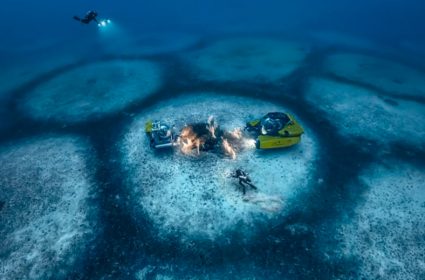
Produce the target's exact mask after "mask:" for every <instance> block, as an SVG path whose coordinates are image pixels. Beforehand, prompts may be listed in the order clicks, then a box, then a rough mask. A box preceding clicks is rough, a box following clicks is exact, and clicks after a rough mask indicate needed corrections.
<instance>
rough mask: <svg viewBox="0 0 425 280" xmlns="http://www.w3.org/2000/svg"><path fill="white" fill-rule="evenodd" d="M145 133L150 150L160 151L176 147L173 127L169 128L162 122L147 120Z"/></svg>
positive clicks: (175, 135)
mask: <svg viewBox="0 0 425 280" xmlns="http://www.w3.org/2000/svg"><path fill="white" fill-rule="evenodd" d="M145 132H146V134H147V135H148V137H149V141H150V146H151V147H152V148H155V149H162V148H169V147H173V146H177V134H176V132H175V130H174V127H170V126H168V125H167V124H165V123H164V122H161V121H151V120H149V121H148V122H146V124H145Z"/></svg>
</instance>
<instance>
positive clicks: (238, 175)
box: [232, 169, 257, 194]
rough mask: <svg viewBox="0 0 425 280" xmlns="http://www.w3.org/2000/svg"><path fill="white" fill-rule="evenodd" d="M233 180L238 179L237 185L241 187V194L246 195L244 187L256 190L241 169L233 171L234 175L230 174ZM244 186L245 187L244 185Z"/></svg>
mask: <svg viewBox="0 0 425 280" xmlns="http://www.w3.org/2000/svg"><path fill="white" fill-rule="evenodd" d="M232 177H233V178H238V179H239V185H241V186H242V192H243V194H245V193H246V185H248V186H250V187H251V188H253V189H254V190H256V189H257V187H256V186H254V185H253V184H252V183H251V178H249V177H248V174H246V173H245V171H243V170H241V169H237V170H236V171H235V174H232ZM245 184H246V185H245Z"/></svg>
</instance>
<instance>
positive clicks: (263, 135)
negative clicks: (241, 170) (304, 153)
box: [245, 112, 304, 149]
mask: <svg viewBox="0 0 425 280" xmlns="http://www.w3.org/2000/svg"><path fill="white" fill-rule="evenodd" d="M245 130H247V131H249V132H251V133H252V134H254V135H255V137H256V147H257V149H274V148H285V147H290V146H293V145H295V144H298V143H299V142H300V141H301V135H302V134H303V133H304V129H303V128H302V127H301V125H300V124H299V123H298V122H297V121H296V120H295V118H294V117H293V116H292V115H290V114H287V113H281V112H271V113H268V114H267V115H265V116H264V117H262V118H261V119H256V120H252V121H249V122H247V124H246V127H245Z"/></svg>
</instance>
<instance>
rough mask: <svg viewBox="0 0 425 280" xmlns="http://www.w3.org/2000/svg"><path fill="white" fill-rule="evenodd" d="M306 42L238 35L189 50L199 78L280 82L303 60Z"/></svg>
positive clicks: (188, 55)
mask: <svg viewBox="0 0 425 280" xmlns="http://www.w3.org/2000/svg"><path fill="white" fill-rule="evenodd" d="M307 53H308V50H307V48H305V46H303V45H300V44H297V43H294V42H289V41H282V40H277V39H270V38H261V37H260V38H250V37H245V38H234V39H226V40H221V41H217V42H214V43H212V44H211V45H209V46H207V47H206V48H204V49H201V50H198V51H194V52H190V53H187V54H186V59H187V61H188V62H189V63H190V64H191V65H192V66H193V67H194V72H195V73H196V74H197V75H199V78H201V79H204V80H212V81H249V82H276V81H277V80H279V79H281V78H283V77H285V76H287V75H289V74H291V73H292V72H293V71H294V70H296V69H297V68H298V67H300V65H301V64H302V63H303V60H304V58H305V56H306V54H307Z"/></svg>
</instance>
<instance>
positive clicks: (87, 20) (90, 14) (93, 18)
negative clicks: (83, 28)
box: [74, 11, 99, 24]
mask: <svg viewBox="0 0 425 280" xmlns="http://www.w3.org/2000/svg"><path fill="white" fill-rule="evenodd" d="M96 17H97V12H95V11H88V12H87V14H86V15H85V16H84V18H80V17H78V16H74V19H75V20H78V21H79V22H81V23H84V24H89V23H90V22H91V21H94V22H96V23H97V24H99V21H98V20H97V18H96Z"/></svg>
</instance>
